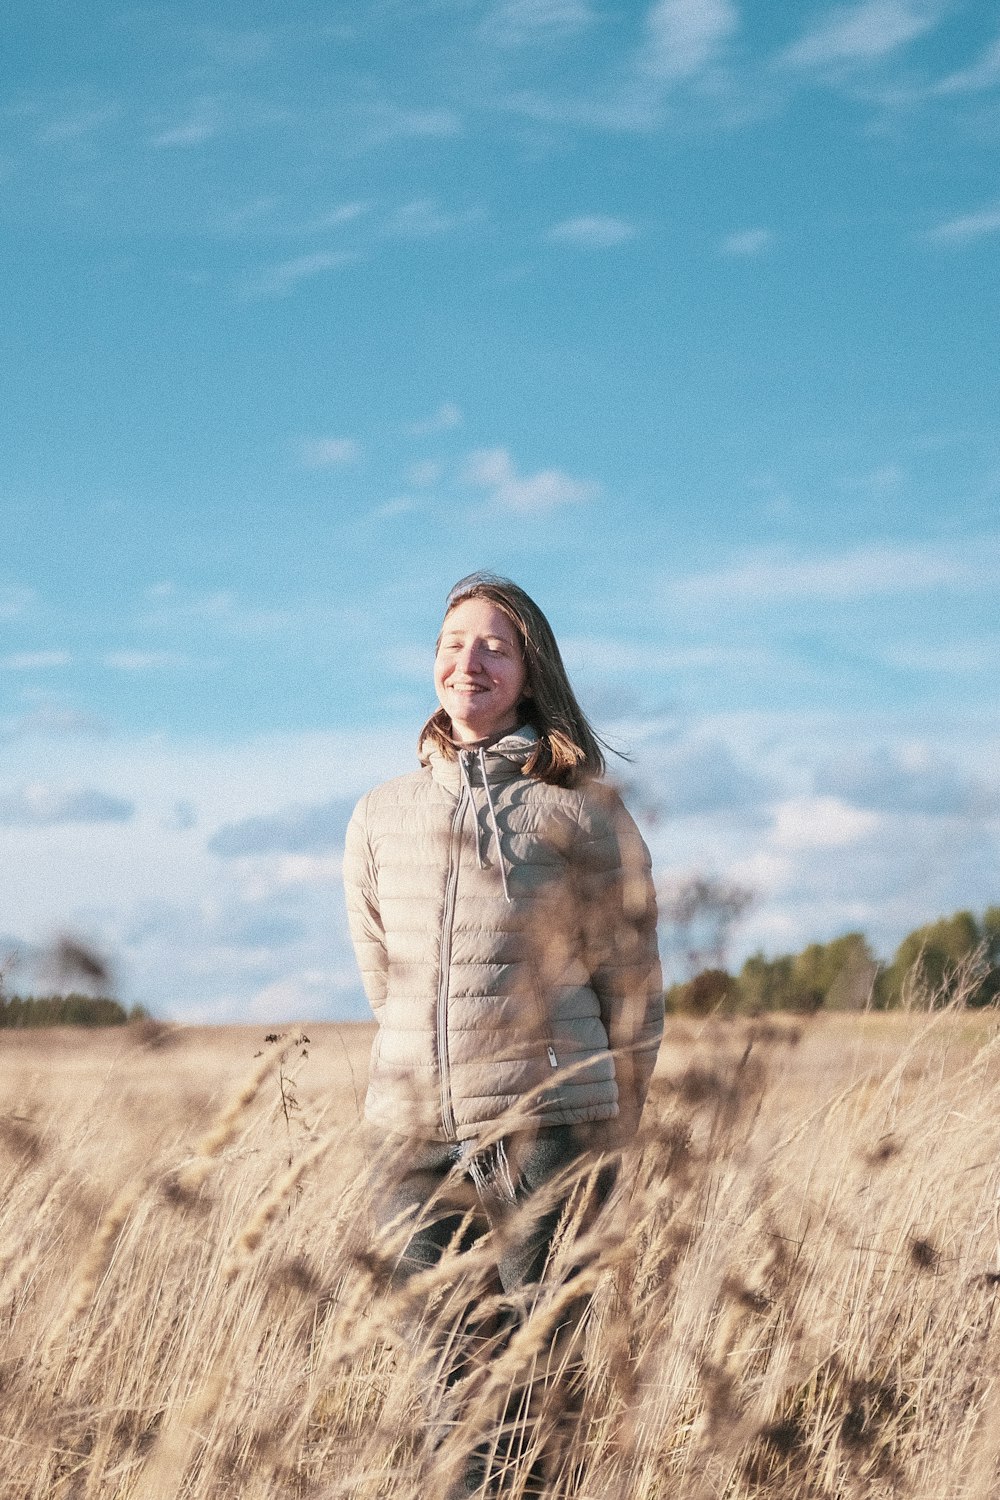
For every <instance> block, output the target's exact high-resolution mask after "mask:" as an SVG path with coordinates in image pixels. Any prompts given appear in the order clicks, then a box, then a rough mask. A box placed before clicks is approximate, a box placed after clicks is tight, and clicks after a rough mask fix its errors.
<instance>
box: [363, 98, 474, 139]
mask: <svg viewBox="0 0 1000 1500" xmlns="http://www.w3.org/2000/svg"><path fill="white" fill-rule="evenodd" d="M366 113H367V115H368V118H367V120H366V121H365V122H364V123H363V124H360V125H359V127H358V129H357V135H356V145H357V146H358V147H359V148H360V149H362V150H363V149H365V148H371V147H374V146H382V145H388V144H389V143H390V142H392V141H396V140H421V139H429V140H433V139H437V138H440V139H447V138H448V137H449V136H457V135H461V133H462V117H461V115H459V114H458V113H457V112H456V111H455V110H453V109H447V108H433V109H413V108H403V107H401V106H400V105H398V104H395V103H393V102H392V101H391V100H389V99H383V100H379V101H377V102H376V103H375V104H374V105H373V106H372V107H371V109H370V110H368V111H366Z"/></svg>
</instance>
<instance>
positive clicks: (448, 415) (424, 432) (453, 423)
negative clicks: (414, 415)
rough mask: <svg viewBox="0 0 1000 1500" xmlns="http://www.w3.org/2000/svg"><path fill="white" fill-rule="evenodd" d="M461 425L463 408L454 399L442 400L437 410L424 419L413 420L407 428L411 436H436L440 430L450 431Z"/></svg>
mask: <svg viewBox="0 0 1000 1500" xmlns="http://www.w3.org/2000/svg"><path fill="white" fill-rule="evenodd" d="M461 425H462V412H461V409H460V408H459V407H458V406H456V404H455V402H454V401H442V403H441V405H440V406H439V407H438V409H437V411H436V412H433V413H432V414H431V416H429V417H425V418H424V419H423V420H422V421H419V422H411V423H410V425H409V427H407V429H406V430H407V432H408V433H409V434H410V436H411V437H434V436H436V435H437V433H439V432H450V431H451V430H452V429H453V428H455V427H461Z"/></svg>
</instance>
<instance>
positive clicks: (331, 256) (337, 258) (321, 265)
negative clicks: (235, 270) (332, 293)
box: [240, 250, 357, 299]
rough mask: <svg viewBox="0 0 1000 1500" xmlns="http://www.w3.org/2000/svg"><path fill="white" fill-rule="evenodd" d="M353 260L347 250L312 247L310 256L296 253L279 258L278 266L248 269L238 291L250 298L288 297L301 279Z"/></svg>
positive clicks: (353, 257)
mask: <svg viewBox="0 0 1000 1500" xmlns="http://www.w3.org/2000/svg"><path fill="white" fill-rule="evenodd" d="M354 260H357V256H356V255H355V254H354V253H353V252H351V251H348V250H315V251H313V252H312V254H310V255H296V256H293V257H292V259H291V260H283V261H279V262H278V264H277V265H273V266H265V267H264V268H263V269H262V270H259V271H254V272H248V273H247V274H246V275H245V276H244V277H243V279H242V281H241V282H240V290H241V292H242V294H243V296H244V297H247V298H251V299H252V298H258V297H288V296H290V295H291V293H292V292H294V290H295V288H296V287H297V286H298V285H299V283H300V282H302V281H311V280H312V279H313V278H314V277H316V276H323V275H326V274H327V273H328V272H330V271H338V270H340V269H341V268H342V267H343V266H346V265H349V264H350V263H351V262H352V261H354Z"/></svg>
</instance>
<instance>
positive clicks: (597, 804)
mask: <svg viewBox="0 0 1000 1500" xmlns="http://www.w3.org/2000/svg"><path fill="white" fill-rule="evenodd" d="M578 841H579V842H578V846H577V856H578V870H579V879H580V889H581V896H582V904H583V930H584V943H585V949H586V954H587V963H588V967H589V970H590V983H591V986H592V988H593V989H594V991H595V993H596V995H597V997H598V1000H599V1002H600V1006H601V1019H602V1020H603V1022H604V1028H605V1030H606V1031H607V1034H608V1041H609V1043H610V1045H611V1049H612V1052H613V1053H614V1058H615V1076H616V1079H617V1082H618V1109H619V1125H618V1134H619V1136H620V1137H621V1139H622V1140H628V1139H629V1138H630V1137H631V1136H632V1135H633V1134H634V1133H635V1130H636V1128H637V1127H638V1124H639V1117H640V1115H641V1114H642V1107H643V1104H644V1102H645V1099H646V1092H647V1090H648V1088H649V1080H650V1078H651V1076H652V1073H653V1068H654V1066H655V1063H656V1055H657V1052H658V1051H659V1047H660V1039H661V1037H662V1035H663V979H662V975H661V972H660V961H659V954H658V951H657V944H656V895H655V892H654V890H653V879H652V871H651V864H650V858H649V851H648V849H647V848H646V845H645V843H644V841H643V838H642V835H641V834H640V832H639V830H638V828H637V827H636V825H635V822H634V820H633V818H632V817H631V815H630V814H629V812H628V811H627V809H626V808H625V805H624V803H623V802H622V800H621V798H620V797H619V796H618V794H617V792H614V791H613V790H612V789H611V788H609V787H607V786H605V785H603V784H601V783H595V784H594V785H593V786H592V787H590V788H588V789H587V792H586V794H585V798H584V803H583V806H582V808H581V814H580V824H579V831H578Z"/></svg>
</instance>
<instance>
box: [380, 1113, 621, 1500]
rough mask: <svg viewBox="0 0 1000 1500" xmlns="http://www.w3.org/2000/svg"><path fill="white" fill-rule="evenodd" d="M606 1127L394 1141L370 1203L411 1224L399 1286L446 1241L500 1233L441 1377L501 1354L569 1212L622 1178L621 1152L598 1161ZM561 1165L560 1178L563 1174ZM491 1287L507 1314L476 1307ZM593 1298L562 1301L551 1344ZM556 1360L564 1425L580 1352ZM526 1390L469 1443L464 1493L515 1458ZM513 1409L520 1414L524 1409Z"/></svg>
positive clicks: (602, 1199) (566, 1333)
mask: <svg viewBox="0 0 1000 1500" xmlns="http://www.w3.org/2000/svg"><path fill="white" fill-rule="evenodd" d="M606 1135H607V1126H606V1125H603V1124H601V1125H589V1124H588V1125H555V1126H548V1127H540V1128H538V1129H537V1130H532V1131H525V1132H520V1131H518V1132H514V1133H513V1134H512V1135H510V1136H508V1137H506V1138H505V1139H504V1140H502V1141H500V1142H496V1143H494V1144H492V1145H491V1146H489V1147H487V1148H485V1149H483V1150H479V1149H477V1147H476V1143H475V1142H471V1143H468V1142H463V1143H455V1142H448V1141H409V1142H406V1143H403V1142H400V1149H399V1151H398V1152H397V1153H396V1156H397V1162H398V1165H397V1167H396V1170H395V1172H394V1173H392V1174H391V1176H390V1179H389V1181H388V1182H387V1183H386V1184H385V1190H384V1191H382V1192H380V1193H379V1194H378V1196H377V1203H376V1209H375V1217H376V1221H377V1223H378V1224H379V1225H380V1226H382V1227H385V1226H387V1225H389V1224H399V1223H407V1222H412V1229H411V1231H410V1234H409V1238H408V1239H407V1241H406V1243H405V1246H404V1248H403V1250H402V1252H401V1253H400V1254H399V1257H398V1259H397V1260H396V1262H395V1267H394V1270H393V1274H392V1284H393V1285H394V1286H397V1287H401V1286H403V1285H405V1284H406V1282H407V1281H408V1280H409V1278H410V1277H411V1276H412V1275H414V1274H415V1273H416V1272H418V1271H424V1270H428V1269H429V1268H431V1267H432V1266H434V1265H436V1264H437V1262H438V1261H439V1259H440V1258H441V1256H442V1254H443V1253H444V1251H445V1249H446V1247H448V1246H449V1245H453V1244H455V1245H457V1248H458V1249H459V1250H468V1249H471V1248H472V1247H473V1246H477V1245H478V1244H479V1243H480V1241H481V1240H482V1238H483V1236H484V1235H485V1234H487V1233H488V1232H489V1231H491V1230H492V1231H494V1232H496V1234H497V1240H498V1255H497V1260H496V1264H495V1273H494V1275H493V1276H492V1278H491V1279H490V1278H483V1277H477V1278H476V1280H475V1283H474V1287H473V1286H470V1298H469V1301H468V1304H467V1306H466V1309H465V1312H464V1315H463V1320H462V1327H461V1335H460V1337H459V1338H457V1339H453V1340H449V1347H450V1349H451V1350H452V1357H451V1360H450V1364H449V1367H448V1368H447V1369H446V1370H445V1372H444V1380H445V1383H446V1385H448V1386H451V1385H453V1384H454V1383H455V1382H457V1381H458V1380H459V1379H460V1377H461V1376H462V1375H463V1374H465V1373H466V1372H467V1371H468V1370H469V1369H470V1368H471V1367H473V1366H474V1365H475V1364H476V1363H477V1361H480V1360H482V1358H483V1357H484V1354H485V1355H486V1356H487V1357H491V1358H492V1357H494V1356H495V1355H496V1354H498V1353H499V1352H500V1351H501V1350H502V1349H503V1348H504V1347H505V1346H506V1344H507V1342H508V1341H509V1339H510V1337H511V1336H512V1335H513V1333H514V1332H515V1331H516V1329H517V1327H518V1326H519V1324H520V1322H521V1320H522V1319H523V1317H524V1316H525V1315H526V1314H530V1308H531V1301H532V1298H531V1293H532V1290H533V1289H534V1288H537V1286H538V1285H539V1283H540V1282H541V1281H542V1278H543V1275H544V1273H545V1268H546V1262H547V1260H548V1256H549V1252H550V1249H551V1247H552V1242H553V1239H554V1237H555V1234H556V1231H557V1229H558V1228H559V1225H560V1222H561V1220H562V1218H563V1215H564V1213H566V1211H567V1210H568V1209H572V1210H573V1211H574V1212H575V1211H576V1210H577V1209H579V1219H578V1221H577V1222H578V1223H579V1225H580V1227H581V1228H583V1229H587V1228H589V1227H591V1226H592V1224H593V1222H594V1220H595V1218H596V1217H597V1215H598V1214H599V1212H600V1210H601V1208H602V1207H603V1206H604V1204H605V1203H606V1202H607V1200H608V1198H609V1196H610V1194H611V1192H612V1190H613V1188H614V1185H615V1182H616V1180H617V1172H618V1164H617V1159H616V1158H614V1157H611V1158H608V1159H606V1160H602V1159H601V1148H602V1145H603V1142H604V1140H605V1138H606ZM589 1169H592V1170H589ZM562 1174H565V1182H563V1181H561V1180H560V1178H561V1175H562ZM546 1185H548V1186H549V1188H550V1189H551V1192H549V1193H546V1194H545V1195H544V1201H543V1202H542V1203H541V1205H540V1206H539V1209H538V1212H537V1213H532V1212H531V1200H532V1198H533V1196H534V1195H535V1194H537V1193H539V1191H540V1190H541V1189H543V1188H545V1187H546ZM521 1210H525V1211H524V1212H521ZM580 1269H582V1262H581V1260H580V1258H579V1257H574V1256H572V1255H571V1256H570V1263H569V1272H568V1274H569V1275H572V1274H573V1273H574V1272H576V1271H577V1270H580ZM498 1294H499V1295H500V1297H501V1300H502V1299H503V1295H504V1294H507V1296H509V1297H510V1299H511V1300H510V1302H509V1303H506V1304H504V1305H505V1312H504V1313H503V1314H501V1315H497V1314H496V1313H493V1314H491V1315H490V1316H482V1315H481V1313H480V1311H479V1304H480V1303H483V1302H486V1301H487V1300H489V1301H493V1300H494V1298H495V1297H496V1296H497V1295H498ZM588 1306H589V1298H588V1297H586V1296H581V1297H577V1298H574V1299H572V1300H571V1301H570V1302H569V1303H568V1304H567V1306H566V1307H565V1309H564V1311H563V1313H562V1315H561V1317H560V1319H559V1321H558V1322H557V1324H556V1325H555V1326H554V1327H553V1329H552V1331H551V1335H550V1340H551V1347H552V1348H555V1347H556V1346H557V1345H558V1346H565V1345H566V1343H567V1341H570V1342H572V1341H573V1339H574V1335H575V1334H576V1333H577V1331H578V1329H579V1326H580V1323H581V1320H582V1318H583V1316H584V1314H585V1313H586V1311H587V1308H588ZM561 1364H562V1368H563V1370H564V1375H563V1379H562V1386H563V1389H562V1390H561V1391H560V1394H559V1401H558V1405H559V1408H560V1410H561V1412H562V1414H563V1419H564V1421H565V1422H568V1423H571V1422H572V1419H573V1416H574V1414H575V1413H576V1412H577V1410H578V1408H579V1403H580V1400H581V1398H582V1362H581V1358H580V1356H579V1354H578V1353H577V1352H575V1351H574V1358H573V1359H572V1360H571V1361H569V1362H568V1363H567V1361H566V1360H565V1359H563V1360H562V1362H561ZM528 1400H529V1392H528V1391H527V1389H526V1388H523V1387H522V1388H521V1389H518V1390H514V1391H512V1392H511V1396H510V1400H509V1402H508V1408H507V1411H506V1412H505V1413H502V1414H501V1415H500V1419H499V1428H498V1433H496V1434H494V1435H493V1437H492V1439H490V1440H484V1441H482V1442H480V1443H479V1445H478V1446H477V1448H476V1449H475V1450H474V1451H473V1452H471V1453H470V1457H469V1466H468V1469H467V1472H466V1478H465V1481H464V1482H465V1485H466V1488H465V1489H461V1490H460V1492H461V1493H470V1494H471V1493H477V1492H479V1491H480V1489H481V1486H482V1485H483V1484H487V1485H489V1483H490V1480H489V1475H490V1473H491V1472H492V1473H495V1472H496V1466H497V1464H498V1463H499V1464H500V1465H501V1467H502V1468H504V1469H506V1470H507V1471H508V1472H509V1470H510V1466H511V1465H512V1464H514V1465H516V1464H517V1463H518V1461H519V1454H520V1453H522V1452H523V1451H524V1449H525V1445H526V1444H527V1443H528V1442H529V1440H530V1435H531V1428H530V1425H526V1423H525V1420H524V1417H523V1412H524V1411H525V1410H526V1408H527V1405H528ZM518 1411H519V1412H521V1413H522V1416H521V1417H520V1418H519V1419H518V1417H517V1416H516V1415H515V1414H516V1412H518ZM491 1455H492V1457H491ZM491 1466H492V1467H491ZM536 1467H537V1465H536ZM532 1479H534V1480H536V1481H537V1482H538V1483H541V1477H540V1475H535V1474H534V1471H532V1474H531V1475H529V1476H528V1480H529V1483H528V1487H527V1488H526V1489H525V1494H532V1493H536V1492H537V1493H542V1490H541V1489H539V1490H537V1491H536V1490H534V1489H532V1488H531V1481H532Z"/></svg>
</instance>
